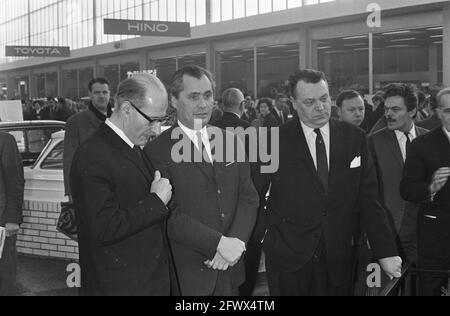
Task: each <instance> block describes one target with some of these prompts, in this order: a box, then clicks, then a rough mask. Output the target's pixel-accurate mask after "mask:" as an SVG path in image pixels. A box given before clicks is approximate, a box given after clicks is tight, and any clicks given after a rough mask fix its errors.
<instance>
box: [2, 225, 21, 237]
mask: <svg viewBox="0 0 450 316" xmlns="http://www.w3.org/2000/svg"><path fill="white" fill-rule="evenodd" d="M5 230H6V237H13V236H15V235H17V234H18V233H19V230H20V226H19V225H18V224H12V223H8V224H6V225H5Z"/></svg>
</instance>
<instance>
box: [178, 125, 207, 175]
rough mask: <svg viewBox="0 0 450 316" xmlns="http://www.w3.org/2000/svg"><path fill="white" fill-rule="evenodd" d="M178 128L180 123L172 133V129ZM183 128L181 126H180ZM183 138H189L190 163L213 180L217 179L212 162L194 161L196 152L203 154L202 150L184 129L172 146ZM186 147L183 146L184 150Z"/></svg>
mask: <svg viewBox="0 0 450 316" xmlns="http://www.w3.org/2000/svg"><path fill="white" fill-rule="evenodd" d="M176 128H180V126H179V125H178V124H175V125H174V126H173V127H172V129H171V130H170V133H171V134H172V131H173V130H174V129H176ZM180 129H181V128H180ZM182 139H187V140H189V145H190V147H189V150H190V152H191V156H190V157H191V162H188V163H189V164H192V165H194V166H195V167H197V168H199V169H200V170H201V172H203V174H204V175H205V176H207V177H208V178H210V179H211V180H215V175H214V169H213V166H212V164H210V163H209V162H206V161H202V162H194V153H195V152H196V154H197V155H202V154H201V153H200V151H199V150H198V149H197V147H195V145H194V143H193V142H192V141H191V139H190V138H189V136H188V135H187V134H186V133H185V132H184V131H182V135H181V136H180V138H179V139H172V138H171V141H172V146H173V145H175V144H176V143H177V142H178V141H180V140H182ZM184 149H185V148H184V147H183V149H182V150H184Z"/></svg>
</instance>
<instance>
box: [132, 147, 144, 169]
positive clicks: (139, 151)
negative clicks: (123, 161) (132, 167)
mask: <svg viewBox="0 0 450 316" xmlns="http://www.w3.org/2000/svg"><path fill="white" fill-rule="evenodd" d="M133 151H134V152H135V153H136V156H137V157H138V160H139V162H140V163H141V164H142V165H143V166H144V167H145V162H144V156H143V153H142V149H141V147H139V146H134V147H133Z"/></svg>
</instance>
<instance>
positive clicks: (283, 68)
mask: <svg viewBox="0 0 450 316" xmlns="http://www.w3.org/2000/svg"><path fill="white" fill-rule="evenodd" d="M257 56H258V59H257V64H258V72H257V74H258V98H261V97H270V98H275V97H276V94H277V93H287V81H288V80H289V76H290V75H292V73H293V72H294V71H295V70H296V69H299V46H298V44H286V45H274V46H266V47H258V52H257Z"/></svg>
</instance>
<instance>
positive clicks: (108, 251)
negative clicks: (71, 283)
mask: <svg viewBox="0 0 450 316" xmlns="http://www.w3.org/2000/svg"><path fill="white" fill-rule="evenodd" d="M167 100H168V98H167V92H166V90H165V88H164V86H163V84H162V83H161V82H160V81H159V80H158V79H157V78H156V77H155V76H153V75H149V74H140V75H136V76H134V77H132V78H129V79H126V80H125V81H123V82H121V83H120V85H119V87H118V93H117V97H116V105H115V111H114V113H113V114H112V115H111V117H110V118H109V119H107V120H106V122H105V123H104V124H102V125H100V127H99V129H98V130H97V131H96V132H95V133H94V135H93V136H92V137H91V138H90V139H88V140H87V141H86V142H85V143H83V144H82V145H81V146H80V148H79V149H78V150H77V152H76V153H75V157H74V161H73V165H72V170H71V188H72V192H73V198H74V202H75V209H76V217H77V221H78V236H79V247H80V264H81V294H82V295H96V296H97V295H101V296H117V295H126V296H131V295H133V296H134V295H157V296H161V295H170V294H171V284H174V283H172V282H171V281H170V280H171V278H172V279H173V278H174V275H173V274H171V260H170V255H169V252H168V246H167V240H166V238H165V233H164V232H165V221H166V219H167V218H168V215H169V211H168V209H167V207H166V205H167V204H168V203H169V201H170V200H171V196H172V187H171V185H170V183H169V181H168V180H167V179H164V178H162V177H161V174H160V172H159V171H155V170H154V169H153V168H152V164H151V162H149V161H147V160H145V159H144V158H143V156H142V153H141V147H142V146H144V145H145V144H146V143H147V141H148V140H149V138H150V137H151V136H152V135H153V134H155V133H157V132H158V131H159V129H160V125H161V122H163V121H165V120H166V119H167V117H166V110H167V106H168V104H167Z"/></svg>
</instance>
